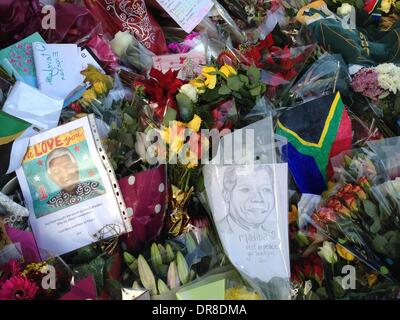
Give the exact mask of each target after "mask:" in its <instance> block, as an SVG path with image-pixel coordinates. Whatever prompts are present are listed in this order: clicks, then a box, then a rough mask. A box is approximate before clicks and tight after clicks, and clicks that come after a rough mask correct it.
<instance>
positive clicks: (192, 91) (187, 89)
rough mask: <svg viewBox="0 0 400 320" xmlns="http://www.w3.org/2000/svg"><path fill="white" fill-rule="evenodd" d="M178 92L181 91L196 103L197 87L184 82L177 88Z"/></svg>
mask: <svg viewBox="0 0 400 320" xmlns="http://www.w3.org/2000/svg"><path fill="white" fill-rule="evenodd" d="M179 92H180V93H183V94H185V95H187V96H188V98H189V99H190V100H192V102H194V103H196V102H197V99H198V96H197V89H196V87H194V86H192V85H191V84H190V83H187V84H184V85H183V86H182V87H180V89H179Z"/></svg>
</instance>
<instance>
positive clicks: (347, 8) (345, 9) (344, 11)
mask: <svg viewBox="0 0 400 320" xmlns="http://www.w3.org/2000/svg"><path fill="white" fill-rule="evenodd" d="M352 9H353V6H352V5H350V4H348V3H343V4H342V5H341V6H340V7H339V8H337V11H336V12H337V14H338V15H339V16H342V17H344V16H347V15H349V14H350V13H351V10H352Z"/></svg>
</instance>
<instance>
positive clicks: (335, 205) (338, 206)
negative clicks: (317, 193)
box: [326, 198, 351, 216]
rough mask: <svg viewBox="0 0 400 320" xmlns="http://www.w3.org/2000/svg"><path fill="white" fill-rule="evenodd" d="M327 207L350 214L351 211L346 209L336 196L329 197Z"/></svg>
mask: <svg viewBox="0 0 400 320" xmlns="http://www.w3.org/2000/svg"><path fill="white" fill-rule="evenodd" d="M326 206H327V207H328V208H331V209H333V210H335V212H338V213H341V214H344V215H346V216H350V215H351V212H350V210H349V209H347V208H346V207H345V206H344V205H343V204H342V203H341V202H340V201H339V200H338V199H337V198H331V199H330V200H329V201H328V202H327V205H326Z"/></svg>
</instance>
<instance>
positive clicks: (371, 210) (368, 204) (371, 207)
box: [363, 200, 381, 233]
mask: <svg viewBox="0 0 400 320" xmlns="http://www.w3.org/2000/svg"><path fill="white" fill-rule="evenodd" d="M363 205H364V210H365V213H366V214H367V215H368V216H370V217H371V219H372V220H373V221H374V222H373V223H372V225H371V226H370V227H369V229H370V231H371V232H373V233H377V232H378V231H379V230H380V229H381V222H380V219H379V214H378V213H379V212H378V207H377V206H376V205H375V204H374V203H373V202H372V201H370V200H365V201H364V202H363Z"/></svg>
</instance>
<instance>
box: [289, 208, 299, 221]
mask: <svg viewBox="0 0 400 320" xmlns="http://www.w3.org/2000/svg"><path fill="white" fill-rule="evenodd" d="M298 215H299V211H298V210H297V207H296V206H295V205H294V204H292V208H291V210H290V211H289V224H292V223H295V222H296V221H297V217H298Z"/></svg>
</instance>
